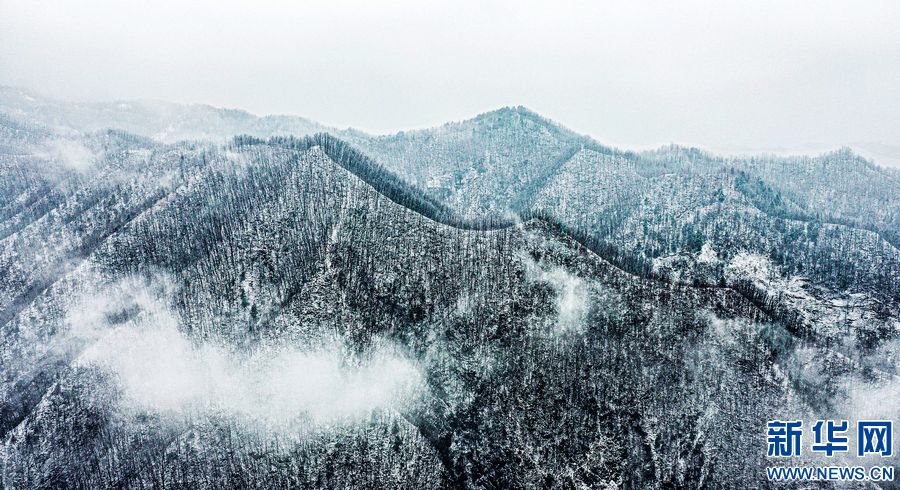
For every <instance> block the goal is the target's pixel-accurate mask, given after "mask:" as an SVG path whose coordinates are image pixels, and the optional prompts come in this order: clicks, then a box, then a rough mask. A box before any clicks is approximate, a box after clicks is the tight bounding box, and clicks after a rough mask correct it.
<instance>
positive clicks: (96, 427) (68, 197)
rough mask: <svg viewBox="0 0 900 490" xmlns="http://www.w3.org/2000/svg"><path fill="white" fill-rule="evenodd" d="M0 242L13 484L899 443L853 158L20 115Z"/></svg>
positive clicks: (896, 177) (687, 465)
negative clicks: (865, 427) (851, 435)
mask: <svg viewBox="0 0 900 490" xmlns="http://www.w3.org/2000/svg"><path fill="white" fill-rule="evenodd" d="M290 135H293V136H290ZM0 240H2V241H0V444H2V446H0V448H2V449H0V471H2V475H0V477H2V487H3V488H10V489H13V488H217V489H221V488H351V487H352V488H535V487H541V488H544V487H549V488H700V487H711V488H718V487H727V488H733V487H765V486H766V485H767V484H768V482H767V481H766V480H765V473H764V472H763V471H762V470H761V468H763V467H765V466H767V464H768V461H767V459H766V440H765V432H764V429H765V424H766V421H767V420H771V419H800V418H802V419H804V420H816V419H825V418H827V419H841V418H843V419H853V420H855V419H857V418H861V417H869V418H882V419H894V420H896V419H897V418H898V415H900V404H898V403H896V400H898V398H900V381H898V379H900V378H898V359H900V357H898V356H900V250H898V248H897V247H898V244H900V174H898V173H897V172H896V171H892V170H887V169H884V168H881V167H878V166H876V165H874V164H873V163H871V162H869V161H866V160H864V159H862V158H860V157H858V156H856V155H854V154H853V153H852V152H850V151H848V150H840V151H837V152H834V153H830V154H826V155H822V156H819V157H811V158H779V157H756V158H719V157H715V156H712V155H709V154H707V153H705V152H702V151H699V150H694V149H686V148H681V147H674V146H673V147H667V148H663V149H660V150H657V151H653V152H643V153H635V152H625V151H619V150H615V149H612V148H607V147H605V146H603V145H600V144H598V143H596V142H594V141H592V140H590V139H589V138H587V137H584V136H581V135H577V134H575V133H573V132H571V131H569V130H567V129H565V128H563V127H561V126H559V125H557V124H556V123H554V122H552V121H549V120H546V119H544V118H542V117H540V116H538V115H536V114H534V113H532V112H530V111H528V110H526V109H523V108H506V109H501V110H499V111H495V112H492V113H487V114H483V115H480V116H478V117H476V118H474V119H472V120H469V121H463V122H459V123H451V124H448V125H445V126H443V127H440V128H435V129H430V130H421V131H412V132H405V133H399V134H396V135H391V136H371V135H367V134H364V133H361V132H359V131H354V130H334V129H330V128H325V127H323V126H321V125H318V124H316V123H313V122H311V121H308V120H304V119H299V118H290V117H267V118H257V117H255V116H252V115H250V114H247V113H244V112H241V111H233V110H220V109H215V108H210V107H205V106H177V105H172V104H163V103H149V102H143V103H117V104H80V105H72V104H65V103H61V102H55V101H50V100H46V99H41V98H39V97H36V96H33V95H30V94H25V93H24V92H21V91H18V90H14V89H8V88H3V89H2V90H0ZM805 457H806V458H810V459H808V460H804V462H806V463H809V462H810V461H812V460H813V459H812V458H814V456H805ZM891 464H895V462H894V463H891Z"/></svg>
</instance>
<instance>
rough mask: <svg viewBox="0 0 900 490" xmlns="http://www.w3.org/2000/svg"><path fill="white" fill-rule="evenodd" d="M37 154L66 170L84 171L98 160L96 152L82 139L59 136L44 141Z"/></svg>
mask: <svg viewBox="0 0 900 490" xmlns="http://www.w3.org/2000/svg"><path fill="white" fill-rule="evenodd" d="M37 154H38V155H39V156H40V157H42V158H44V159H47V160H50V161H51V162H54V163H56V164H58V165H59V166H60V167H62V168H64V169H66V170H75V171H78V172H84V171H86V170H88V169H89V168H91V166H93V165H94V162H96V161H97V160H98V158H97V155H96V153H94V152H93V151H92V150H91V149H90V148H88V147H87V146H85V145H84V144H82V143H81V142H80V141H77V140H72V139H65V138H57V139H52V140H49V141H47V142H45V143H44V145H43V146H42V147H41V148H40V149H39V150H38V152H37Z"/></svg>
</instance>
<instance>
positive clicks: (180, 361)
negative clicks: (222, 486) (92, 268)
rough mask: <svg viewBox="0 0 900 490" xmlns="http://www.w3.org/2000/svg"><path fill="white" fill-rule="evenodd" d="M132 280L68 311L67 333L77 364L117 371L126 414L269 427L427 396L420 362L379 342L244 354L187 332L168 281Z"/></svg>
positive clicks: (347, 419)
mask: <svg viewBox="0 0 900 490" xmlns="http://www.w3.org/2000/svg"><path fill="white" fill-rule="evenodd" d="M154 281H155V282H156V283H155V284H148V283H147V282H145V281H144V280H143V279H137V278H128V279H124V280H122V281H119V282H117V283H115V284H113V285H110V286H106V287H102V288H98V289H97V290H95V291H92V292H90V293H87V294H84V295H83V296H82V297H81V298H79V299H78V300H77V301H76V302H74V303H73V305H72V306H71V307H70V308H69V311H68V313H67V316H66V324H67V325H68V327H69V332H68V339H69V340H70V341H78V342H79V343H81V344H83V345H84V346H85V347H84V348H83V349H82V351H81V354H80V355H79V357H78V359H77V360H76V365H79V366H85V367H95V368H98V369H101V370H103V371H104V372H106V373H108V374H111V375H112V378H113V379H114V380H116V382H117V383H118V385H119V388H120V389H121V392H122V400H121V402H122V403H121V405H122V407H123V408H124V409H125V410H126V411H150V412H153V413H157V414H160V415H163V416H167V417H172V418H184V417H189V416H191V415H197V414H201V415H202V414H206V415H212V414H215V415H217V416H226V417H229V418H231V419H233V420H235V421H238V422H241V423H244V424H249V425H254V426H260V427H261V428H265V429H275V430H295V429H296V428H297V427H299V426H300V425H298V424H301V425H304V426H308V425H309V424H336V423H354V422H360V421H365V420H366V419H367V417H368V416H369V415H370V414H371V413H372V412H373V411H376V410H391V409H394V410H400V409H402V408H404V407H408V406H411V405H410V404H412V403H414V402H415V401H416V400H417V399H418V397H419V396H420V395H421V394H422V390H423V379H422V374H421V370H420V367H419V366H418V365H417V364H416V363H415V362H414V361H413V360H412V359H410V358H408V357H406V356H405V355H403V354H402V353H401V352H400V351H399V350H397V349H396V347H395V346H393V345H392V344H390V343H388V342H385V341H380V340H376V341H375V342H374V343H373V345H372V346H371V347H369V348H368V349H367V350H366V351H365V352H363V353H361V354H360V353H354V352H353V351H352V350H351V349H349V348H348V346H346V345H345V344H344V343H343V342H342V341H340V340H338V339H329V338H323V339H322V340H321V341H320V342H317V343H315V344H314V345H309V346H298V345H292V344H290V343H285V342H281V341H279V340H278V339H275V340H272V341H269V342H266V343H263V344H261V345H259V346H257V347H254V348H252V349H250V350H249V351H242V352H238V351H235V350H233V349H232V348H230V347H228V346H226V345H224V344H220V343H217V342H215V341H198V340H195V339H192V338H191V337H189V336H188V335H187V334H185V333H184V332H183V331H182V327H181V320H180V318H179V316H178V314H177V312H175V311H174V310H173V309H172V308H171V307H170V306H169V305H168V304H167V301H166V297H165V292H166V291H171V287H172V286H171V283H170V282H167V281H166V280H165V278H156V279H154Z"/></svg>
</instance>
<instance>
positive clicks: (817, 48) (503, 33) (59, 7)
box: [0, 0, 900, 154]
mask: <svg viewBox="0 0 900 490" xmlns="http://www.w3.org/2000/svg"><path fill="white" fill-rule="evenodd" d="M376 4H377V5H376ZM0 84H6V85H17V86H21V87H24V88H28V89H32V90H35V91H37V92H38V93H42V94H45V95H50V96H56V97H61V98H68V99H89V100H104V99H113V98H116V99H123V98H155V99H163V100H171V101H178V102H203V103H209V104H212V105H216V106H225V107H238V108H243V109H247V110H249V111H251V112H254V113H257V114H266V113H287V114H297V115H302V116H306V117H309V118H312V119H315V120H318V121H321V122H324V123H327V124H333V125H337V126H341V127H345V126H353V127H357V128H361V129H364V130H369V131H373V132H390V131H395V130H399V129H409V128H414V127H424V126H432V125H436V124H439V123H442V122H445V121H448V120H459V119H463V118H467V117H471V116H473V115H475V114H477V113H480V112H484V111H488V110H492V109H495V108H498V107H500V106H504V105H519V104H521V105H525V106H527V107H529V108H531V109H533V110H535V111H537V112H539V113H541V114H543V115H545V116H548V117H551V118H553V119H555V120H557V121H559V122H561V123H563V124H564V125H566V126H569V127H570V128H572V129H574V130H576V131H579V132H583V133H587V134H590V135H592V136H594V137H595V138H597V139H598V140H600V141H602V142H606V143H611V144H615V145H617V146H620V147H625V148H635V149H640V148H647V147H654V146H657V145H660V144H667V143H670V142H676V143H682V144H691V145H698V146H703V147H707V148H711V149H714V150H718V151H741V150H760V149H766V150H776V149H800V150H807V149H817V148H833V147H835V146H839V145H842V144H847V143H855V142H872V143H874V142H878V143H880V144H881V148H885V147H887V148H888V150H887V151H888V152H890V151H891V150H890V149H891V148H894V149H896V150H897V151H898V154H900V2H897V1H879V0H865V1H852V2H851V1H846V2H840V1H830V0H818V1H797V0H792V1H780V0H779V1H746V2H742V1H728V2H726V1H723V0H720V1H710V2H701V1H696V0H689V1H683V0H680V1H660V2H634V1H622V2H599V1H585V2H572V1H553V2H549V1H548V2H545V3H536V2H526V1H508V2H506V1H488V2H461V1H433V2H421V1H420V2H413V1H406V0H399V1H383V2H376V1H341V0H337V1H336V0H323V1H318V0H314V1H303V2H301V1H296V2H288V1H274V0H268V1H265V0H264V1H252V2H251V1H249V0H248V1H246V2H237V1H229V0H216V1H213V0H209V1H193V2H187V1H155V2H143V1H132V0H108V1H107V0H81V1H68V2H62V1H52V0H50V1H33V0H21V1H20V0H0Z"/></svg>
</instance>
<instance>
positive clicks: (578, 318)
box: [526, 260, 590, 333]
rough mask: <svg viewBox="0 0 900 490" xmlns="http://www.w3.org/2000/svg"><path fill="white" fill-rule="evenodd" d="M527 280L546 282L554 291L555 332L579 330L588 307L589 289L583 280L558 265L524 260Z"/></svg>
mask: <svg viewBox="0 0 900 490" xmlns="http://www.w3.org/2000/svg"><path fill="white" fill-rule="evenodd" d="M526 277H527V278H528V280H531V281H535V282H542V283H545V284H548V285H549V286H550V287H551V288H553V291H554V292H555V293H556V299H555V302H554V304H555V306H556V312H557V322H556V325H557V332H558V333H563V332H569V331H579V330H581V329H582V328H583V326H584V320H585V318H586V316H587V313H588V309H589V307H590V299H589V296H590V295H589V290H588V286H587V285H586V284H585V282H584V280H582V279H581V278H580V277H578V276H576V275H574V274H572V273H570V272H569V271H567V270H566V269H565V268H563V267H560V266H546V265H543V264H538V263H535V262H534V261H532V260H528V261H526Z"/></svg>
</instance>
